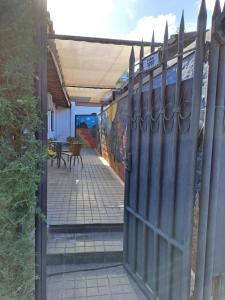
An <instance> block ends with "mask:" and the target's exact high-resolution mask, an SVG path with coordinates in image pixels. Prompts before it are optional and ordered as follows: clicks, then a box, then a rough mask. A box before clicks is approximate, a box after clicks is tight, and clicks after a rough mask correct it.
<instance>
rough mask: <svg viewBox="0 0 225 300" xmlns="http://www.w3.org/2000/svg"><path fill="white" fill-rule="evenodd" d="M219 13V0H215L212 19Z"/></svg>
mask: <svg viewBox="0 0 225 300" xmlns="http://www.w3.org/2000/svg"><path fill="white" fill-rule="evenodd" d="M224 4H225V3H224ZM220 13H221V7H220V1H219V0H216V2H215V5H214V10H213V15H212V20H214V19H215V18H216V17H217V16H218V15H219V14H220Z"/></svg>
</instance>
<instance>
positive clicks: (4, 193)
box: [0, 0, 43, 300]
mask: <svg viewBox="0 0 225 300" xmlns="http://www.w3.org/2000/svg"><path fill="white" fill-rule="evenodd" d="M33 11H34V9H33V1H32V0H23V1H21V0H10V1H8V0H1V1H0V40H1V41H4V42H2V43H1V47H0V299H7V300H10V299H16V300H18V299H29V300H30V299H32V297H33V291H34V279H35V272H34V257H35V253H34V218H35V210H36V191H37V186H38V183H39V178H40V170H39V169H38V165H40V162H41V160H42V158H43V154H42V153H43V151H42V149H41V144H40V143H39V142H38V141H37V140H36V138H35V132H37V130H38V128H39V126H40V114H39V113H38V110H37V100H36V98H35V97H34V94H35V93H34V91H35V89H34V84H35V79H34V78H35V67H36V63H37V57H38V52H39V50H38V47H37V45H35V43H34V40H35V39H34V37H35V32H34V23H33V20H34V19H35V18H34V14H33Z"/></svg>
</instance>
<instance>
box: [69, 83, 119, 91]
mask: <svg viewBox="0 0 225 300" xmlns="http://www.w3.org/2000/svg"><path fill="white" fill-rule="evenodd" d="M64 87H66V88H79V89H93V90H115V87H101V86H80V85H66V84H65V85H64Z"/></svg>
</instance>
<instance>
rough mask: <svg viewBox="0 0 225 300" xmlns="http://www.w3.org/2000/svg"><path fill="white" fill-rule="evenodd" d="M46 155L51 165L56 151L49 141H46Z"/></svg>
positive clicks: (55, 156)
mask: <svg viewBox="0 0 225 300" xmlns="http://www.w3.org/2000/svg"><path fill="white" fill-rule="evenodd" d="M48 157H49V158H50V159H51V166H53V161H54V159H56V158H57V151H56V147H55V145H54V144H53V143H52V142H51V141H49V142H48Z"/></svg>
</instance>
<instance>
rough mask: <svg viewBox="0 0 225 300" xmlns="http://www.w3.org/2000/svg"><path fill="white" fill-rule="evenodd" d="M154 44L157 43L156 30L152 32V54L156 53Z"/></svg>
mask: <svg viewBox="0 0 225 300" xmlns="http://www.w3.org/2000/svg"><path fill="white" fill-rule="evenodd" d="M154 43H155V33H154V30H153V32H152V44H151V48H150V52H151V53H152V52H154V51H155V45H154Z"/></svg>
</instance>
